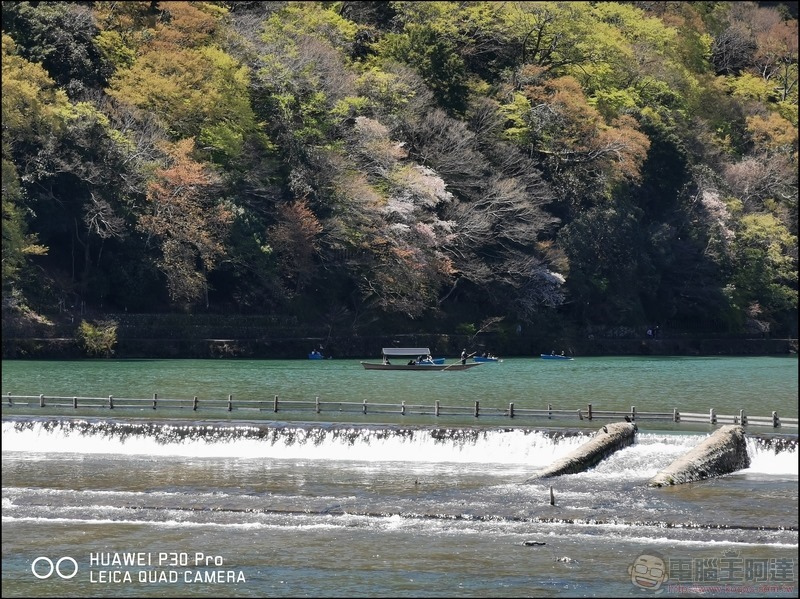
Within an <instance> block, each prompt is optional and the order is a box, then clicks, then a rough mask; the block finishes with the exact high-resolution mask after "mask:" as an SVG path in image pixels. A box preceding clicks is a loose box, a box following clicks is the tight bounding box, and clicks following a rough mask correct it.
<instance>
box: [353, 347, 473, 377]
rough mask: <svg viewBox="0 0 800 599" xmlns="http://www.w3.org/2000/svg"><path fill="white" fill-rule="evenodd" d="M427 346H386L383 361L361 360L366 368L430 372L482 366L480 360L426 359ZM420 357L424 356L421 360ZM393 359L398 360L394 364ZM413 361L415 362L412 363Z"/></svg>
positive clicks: (427, 353) (383, 350) (428, 353)
mask: <svg viewBox="0 0 800 599" xmlns="http://www.w3.org/2000/svg"><path fill="white" fill-rule="evenodd" d="M430 353H431V352H430V349H428V348H427V347H384V348H383V349H382V350H381V354H382V356H383V362H382V363H381V364H376V363H373V362H361V365H362V366H363V367H364V369H365V370H418V371H420V370H422V371H430V372H444V371H450V370H468V369H470V368H474V367H475V366H480V363H478V362H469V363H467V364H462V363H461V362H453V363H452V364H445V363H444V358H435V359H433V360H432V361H429V360H426V359H424V358H425V357H426V356H429V355H430ZM419 358H422V359H421V360H419ZM392 359H395V360H396V361H397V363H396V364H392V363H391V361H392ZM411 362H413V363H411Z"/></svg>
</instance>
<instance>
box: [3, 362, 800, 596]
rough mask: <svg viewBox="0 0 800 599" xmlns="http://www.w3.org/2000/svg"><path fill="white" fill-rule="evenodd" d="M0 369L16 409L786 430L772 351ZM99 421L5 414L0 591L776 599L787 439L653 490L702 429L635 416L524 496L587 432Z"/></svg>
mask: <svg viewBox="0 0 800 599" xmlns="http://www.w3.org/2000/svg"><path fill="white" fill-rule="evenodd" d="M2 376H3V393H4V394H7V393H9V392H10V393H13V394H15V395H34V396H36V395H39V394H40V393H43V394H46V395H52V396H56V395H57V396H66V397H70V396H73V395H75V396H81V397H88V396H95V395H97V396H107V395H109V394H113V395H114V396H117V397H125V396H127V397H151V396H152V394H153V393H157V394H158V396H159V397H160V398H162V397H192V396H194V395H198V396H199V397H200V398H201V399H202V398H226V397H227V396H228V394H231V395H233V396H234V398H239V397H241V398H242V399H267V400H268V399H271V398H272V397H273V396H274V395H276V394H278V395H280V396H282V397H284V396H285V397H286V399H287V400H289V399H298V400H299V399H305V400H309V399H313V398H314V397H315V396H320V398H321V400H329V401H356V402H360V401H363V400H364V399H367V400H369V401H375V402H378V401H386V402H391V403H396V402H400V401H406V402H414V403H416V402H429V403H432V402H433V401H437V400H438V401H440V402H441V403H442V404H460V405H470V404H471V403H472V402H473V401H475V400H476V399H478V400H480V401H481V405H490V404H492V403H495V404H497V405H499V406H503V405H506V404H507V402H511V401H513V402H515V405H516V406H518V407H522V406H531V407H534V406H536V407H541V406H545V405H546V404H547V403H552V404H553V407H554V408H561V409H572V408H576V409H577V408H583V407H585V405H586V404H588V403H592V404H593V406H594V408H595V409H620V410H627V409H629V408H630V406H632V405H635V406H636V407H637V411H639V412H642V411H647V410H659V411H661V410H664V409H671V408H673V407H675V408H678V409H681V410H685V411H695V412H707V411H708V409H709V408H712V407H713V408H715V409H716V410H717V412H718V413H735V412H737V411H738V410H739V409H744V410H746V411H747V413H748V414H751V415H767V414H769V413H770V412H771V411H772V410H776V411H778V412H779V413H781V414H782V415H784V417H789V416H792V415H793V416H796V415H797V399H796V398H797V361H796V359H792V358H586V359H580V358H579V359H576V360H574V361H572V362H564V363H559V362H550V361H540V360H536V359H528V360H524V359H512V360H505V361H504V362H502V363H499V364H488V365H481V366H479V367H478V368H475V369H472V370H468V371H464V372H429V373H416V372H375V371H369V372H368V371H365V370H363V368H362V367H361V365H360V364H359V363H358V361H350V360H342V361H338V360H325V361H315V362H311V361H299V360H298V361H239V360H220V361H213V360H207V361H195V360H176V361H169V360H135V361H132V360H131V361H79V362H49V361H40V362H24V361H5V362H4V363H3V375H2ZM35 403H36V402H34V404H35ZM110 412H111V411H109V410H104V411H102V410H101V411H97V410H96V411H94V412H93V413H92V415H91V417H87V414H83V415H75V413H74V412H72V411H71V410H70V409H62V410H61V411H60V412H59V411H58V410H56V412H52V411H47V412H43V411H42V410H41V409H40V408H38V407H37V406H36V405H34V406H31V407H27V406H19V407H14V408H11V409H9V408H8V407H7V406H6V405H4V407H3V437H2V438H3V444H2V473H3V474H2V479H3V498H2V500H3V512H2V535H3V543H2V554H3V555H2V593H0V594H2V596H3V597H38V596H42V597H67V596H69V597H100V596H108V597H110V596H114V597H123V596H124V597H220V596H226V597H266V596H269V597H376V596H377V597H384V596H385V597H520V596H528V597H534V596H536V597H538V596H547V597H642V596H643V595H644V596H650V595H655V594H656V593H657V594H663V595H664V596H675V597H696V596H698V595H700V594H701V595H704V596H708V597H730V596H743V595H750V596H758V597H762V596H763V597H796V596H797V592H798V560H797V552H798V512H797V505H798V482H797V464H798V459H797V449H796V446H795V445H791V444H790V445H775V444H769V443H767V444H765V443H762V442H761V441H760V440H759V439H757V438H755V437H751V438H749V439H748V455H749V456H750V460H751V464H750V467H749V468H746V469H744V470H740V471H738V472H735V473H732V474H729V475H726V476H723V477H719V478H715V479H709V480H706V481H701V482H696V483H692V484H686V485H679V486H676V487H670V488H651V487H649V486H648V485H647V482H648V480H649V479H650V478H652V477H653V476H655V475H656V474H657V473H658V472H659V471H660V470H662V469H663V468H665V467H667V466H668V465H669V464H671V463H672V462H673V461H675V460H676V459H679V458H680V457H681V456H683V455H684V454H685V453H686V452H687V451H688V450H690V449H691V448H693V447H695V446H696V445H697V444H698V443H700V442H702V441H703V440H704V439H705V438H707V436H708V434H709V432H710V430H711V429H712V427H710V426H708V425H706V426H704V427H702V428H701V429H696V430H691V429H686V430H649V428H650V425H647V426H645V423H642V424H640V430H639V433H638V434H637V440H636V443H635V444H634V445H631V446H629V447H626V448H624V449H622V450H620V451H618V452H617V453H615V454H614V455H612V456H610V457H609V458H607V459H606V460H604V461H603V462H601V463H600V464H599V465H598V466H596V467H595V468H593V469H591V470H589V471H587V472H584V473H580V474H575V475H568V476H562V477H557V478H554V479H547V480H537V481H533V482H530V481H529V479H530V476H531V475H532V474H533V473H535V471H536V470H538V469H540V468H544V467H546V466H547V465H549V464H551V463H552V462H553V461H554V460H557V459H559V458H561V457H564V456H565V455H567V454H568V453H569V452H571V451H572V450H574V449H575V448H577V447H578V446H580V445H581V444H583V443H584V442H586V441H587V440H588V439H590V438H591V437H590V436H591V434H592V433H593V431H592V430H585V431H582V433H581V434H578V435H570V434H567V433H566V432H565V431H562V430H560V429H556V430H549V431H545V430H541V429H539V428H538V427H537V426H533V425H527V424H524V425H523V424H521V423H518V422H516V420H515V425H514V426H513V427H510V426H507V421H506V424H502V423H501V424H498V423H497V421H493V422H494V424H495V425H494V426H493V425H491V424H490V422H488V421H487V422H484V421H483V420H481V419H474V418H465V419H464V421H463V422H462V423H453V422H452V419H451V420H450V421H448V422H447V423H445V422H443V419H436V418H435V417H433V416H428V417H424V418H423V417H419V418H416V419H400V418H399V417H398V416H396V415H375V418H378V419H381V420H380V421H383V420H385V421H386V424H383V425H381V424H377V423H376V422H375V421H373V422H371V423H367V421H366V419H365V418H361V417H359V415H357V414H356V415H352V414H351V415H341V416H340V417H339V418H338V420H339V421H338V422H335V423H331V422H322V421H320V422H313V421H312V422H310V421H309V420H312V419H313V416H314V415H313V414H309V413H307V412H306V413H303V414H301V415H298V416H296V418H297V420H295V421H292V418H293V416H292V415H291V414H288V413H286V414H284V413H281V414H279V416H280V418H281V420H280V421H271V420H270V418H271V417H274V415H273V414H270V413H269V412H264V413H262V414H259V415H258V421H247V420H244V419H243V416H242V413H240V412H233V414H232V415H230V416H225V412H216V413H215V414H214V419H213V420H205V421H203V420H202V419H201V412H196V413H195V412H189V414H191V415H192V418H191V419H187V418H186V417H185V414H186V412H184V416H183V419H182V420H181V421H178V420H167V419H163V418H162V419H155V420H153V418H154V415H153V411H152V410H149V417H150V419H149V420H145V419H144V418H143V416H142V415H141V414H140V413H138V412H136V411H134V410H127V411H125V410H114V411H113V414H112V413H110ZM53 413H56V414H60V415H56V416H53V415H48V414H53ZM157 414H158V415H159V416H160V415H161V414H162V412H161V408H159V410H158V412H157ZM169 415H170V416H172V414H169ZM227 419H229V420H227ZM301 419H302V420H305V421H301ZM159 420H160V421H159ZM583 425H584V426H585V427H587V429H588V428H594V429H597V428H599V427H600V426H602V423H594V422H593V423H586V422H584V423H583ZM759 432H773V431H772V429H765V430H763V431H759ZM779 432H789V431H779ZM792 432H795V434H796V428H795V429H793V431H792ZM551 491H552V493H553V497H554V501H553V502H552V503H551V501H550V497H551ZM198 555H200V556H201V559H200V561H199V562H198V557H197V556H198ZM114 556H118V557H117V559H126V558H125V557H124V556H128V558H130V556H134V557H135V558H136V560H137V561H136V563H133V564H130V565H125V564H120V563H119V562H117V563H114V559H115V557H114ZM120 556H122V557H120ZM208 558H210V559H211V562H210V563H209V562H208V561H207V559H208ZM645 558H646V559H648V560H662V562H663V565H664V568H665V577H662V579H659V580H658V581H657V582H658V587H649V588H648V587H645V586H643V584H642V583H641V582H640V581H639V580H638V579H636V580H634V579H633V578H632V574H631V572H632V571H633V567H634V566H635V564H637V563H639V562H640V561H641V560H642V559H645ZM59 560H61V561H60V562H59ZM50 563H52V564H53V571H52V572H51V569H50V567H49V566H48V564H50ZM59 563H60V566H59V568H60V569H59V570H58V571H55V566H56V565H57V564H59ZM73 572H74V573H75V575H74V576H71V575H72V573H73Z"/></svg>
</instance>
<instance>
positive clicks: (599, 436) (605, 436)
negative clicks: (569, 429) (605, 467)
mask: <svg viewBox="0 0 800 599" xmlns="http://www.w3.org/2000/svg"><path fill="white" fill-rule="evenodd" d="M636 431H637V428H636V425H635V424H633V423H630V422H616V423H612V424H607V425H605V426H603V427H602V428H601V429H600V430H599V431H597V433H595V436H594V438H592V439H591V440H590V441H588V442H587V443H584V444H583V445H581V446H580V447H579V448H578V449H576V450H575V451H573V452H572V453H570V454H569V455H567V456H565V457H563V458H561V459H560V460H558V461H556V462H555V463H554V464H552V465H551V466H550V467H548V468H546V469H545V470H543V471H541V472H538V473H537V474H535V475H533V476H532V477H530V478H529V479H528V480H527V481H525V482H533V481H536V480H538V479H542V478H551V477H553V476H561V475H562V474H577V473H579V472H584V471H586V470H588V469H589V468H591V467H592V466H596V465H597V464H598V463H600V462H601V461H602V460H604V459H605V458H607V457H608V456H610V455H611V454H612V453H614V452H616V451H618V450H620V449H622V448H623V447H628V446H629V445H632V444H633V442H634V441H635V440H636Z"/></svg>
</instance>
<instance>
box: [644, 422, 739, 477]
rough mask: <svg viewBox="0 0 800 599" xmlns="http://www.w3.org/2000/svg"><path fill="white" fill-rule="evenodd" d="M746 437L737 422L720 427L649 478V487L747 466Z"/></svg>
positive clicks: (727, 471) (713, 475) (718, 474)
mask: <svg viewBox="0 0 800 599" xmlns="http://www.w3.org/2000/svg"><path fill="white" fill-rule="evenodd" d="M749 466H750V456H749V455H748V454H747V440H746V439H745V434H744V428H743V427H742V426H739V425H729V426H723V427H721V428H719V429H717V430H716V431H715V432H714V433H713V434H712V435H711V436H710V437H708V438H707V439H706V440H705V441H703V442H702V443H700V444H699V445H698V446H697V447H695V448H694V449H692V450H691V451H689V452H687V453H685V454H684V455H682V456H681V457H680V458H678V459H677V460H675V461H674V462H672V464H670V465H669V466H667V467H666V468H664V469H663V470H662V471H661V472H659V473H658V474H656V475H655V476H654V477H653V478H651V479H650V482H649V483H648V486H650V487H667V486H670V485H680V484H682V483H690V482H693V481H696V480H703V479H706V478H713V477H715V476H721V475H723V474H728V473H730V472H735V471H737V470H741V469H742V468H748V467H749Z"/></svg>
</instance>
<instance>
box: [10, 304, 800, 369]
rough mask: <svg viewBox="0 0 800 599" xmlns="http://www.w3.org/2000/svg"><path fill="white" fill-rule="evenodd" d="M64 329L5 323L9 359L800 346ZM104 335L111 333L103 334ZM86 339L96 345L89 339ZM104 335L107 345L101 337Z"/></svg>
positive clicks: (198, 320)
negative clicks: (399, 350) (411, 349)
mask: <svg viewBox="0 0 800 599" xmlns="http://www.w3.org/2000/svg"><path fill="white" fill-rule="evenodd" d="M91 322H92V323H95V325H96V326H95V325H93V326H89V327H87V326H86V323H87V320H79V319H76V318H69V319H66V320H62V321H61V322H60V323H54V322H51V321H46V322H32V321H29V320H28V321H23V320H20V319H16V320H14V319H4V322H3V337H2V358H3V359H80V358H98V357H107V358H123V359H124V358H174V359H181V358H193V359H196V358H245V359H295V358H296V359H305V358H306V356H307V355H308V353H309V351H311V350H313V349H317V350H320V351H322V353H323V354H324V355H325V356H326V357H331V358H334V359H336V358H340V359H354V358H364V357H367V356H372V355H375V354H376V352H377V351H379V349H380V348H381V347H392V346H425V347H430V348H431V349H432V350H433V351H434V352H435V353H436V354H437V355H443V356H450V357H456V356H458V354H459V352H460V351H461V349H462V348H463V347H468V348H470V351H477V352H483V351H491V352H492V353H493V354H494V355H499V356H503V357H507V358H511V357H536V356H538V355H539V354H540V353H548V352H550V351H557V353H560V352H561V351H564V352H565V353H566V354H567V355H571V356H617V355H618V356H646V355H660V356H668V355H670V356H714V355H721V356H737V355H738V356H750V355H752V356H769V355H787V354H792V355H797V351H798V340H797V338H796V337H795V338H791V337H789V338H786V337H779V336H769V335H767V334H763V333H757V334H756V333H740V334H720V333H717V332H708V331H688V330H670V329H668V328H666V329H665V330H661V331H660V332H659V336H658V337H653V336H650V335H648V334H647V330H639V328H637V327H584V328H582V329H578V328H575V329H569V330H566V329H565V330H563V331H552V330H547V331H545V330H531V331H528V330H525V329H522V330H511V331H507V330H504V329H500V330H494V331H486V332H479V333H471V334H470V333H462V332H460V331H454V332H414V331H400V332H396V333H385V332H380V331H374V330H373V331H363V332H362V331H354V330H349V331H341V332H335V331H331V330H330V328H324V327H310V326H308V325H305V324H302V323H293V322H275V321H274V320H272V319H271V318H270V317H269V316H261V317H255V316H250V317H247V316H239V317H237V316H230V315H227V316H220V317H219V318H215V317H213V316H197V315H169V314H166V315H165V314H154V315H146V314H136V315H128V314H126V315H122V316H120V315H103V316H102V317H98V318H95V319H92V320H91ZM101 326H105V327H107V328H106V329H105V331H102V330H99V329H100V328H101ZM87 330H91V331H93V332H94V333H95V335H96V338H94V339H92V338H90V337H89V336H88V334H87V332H86V331H87ZM103 332H105V334H106V337H103Z"/></svg>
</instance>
